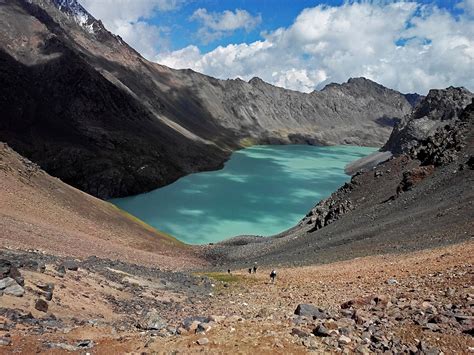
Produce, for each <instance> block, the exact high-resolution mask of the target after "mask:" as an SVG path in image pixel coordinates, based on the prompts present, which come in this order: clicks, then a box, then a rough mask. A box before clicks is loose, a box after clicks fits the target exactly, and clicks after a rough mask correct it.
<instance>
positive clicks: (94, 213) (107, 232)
mask: <svg viewBox="0 0 474 355" xmlns="http://www.w3.org/2000/svg"><path fill="white" fill-rule="evenodd" d="M0 191H1V198H0V247H1V248H20V249H22V250H26V249H39V250H41V251H44V252H48V253H52V254H56V255H61V256H71V257H88V256H93V255H95V256H99V257H102V258H109V259H119V260H126V261H129V262H134V263H138V264H145V265H155V266H160V267H166V268H172V269H176V268H182V267H185V266H191V267H196V265H203V264H205V262H204V261H203V260H202V259H200V258H199V257H198V256H196V255H195V253H194V252H193V250H192V249H191V248H190V247H188V246H186V245H184V244H182V243H181V242H179V241H177V240H176V239H174V238H172V237H170V236H168V235H166V234H164V233H160V232H158V231H156V230H154V229H153V228H151V227H149V226H147V225H146V224H144V223H143V222H141V221H139V220H137V219H136V218H134V217H132V216H130V215H128V214H127V213H125V212H122V211H120V210H119V209H117V208H116V207H115V206H113V205H112V204H110V203H107V202H104V201H101V200H99V199H97V198H95V197H92V196H90V195H87V194H85V193H83V192H81V191H79V190H77V189H75V188H73V187H71V186H69V185H66V184H64V183H63V182H61V181H60V180H58V179H56V178H53V177H51V176H49V175H48V174H47V173H45V172H44V171H42V170H41V169H39V168H38V166H37V165H36V164H33V163H32V162H30V161H28V160H27V159H25V158H23V157H21V156H20V155H19V154H17V153H16V152H14V151H13V150H12V149H11V148H9V147H8V146H7V145H6V144H4V143H0Z"/></svg>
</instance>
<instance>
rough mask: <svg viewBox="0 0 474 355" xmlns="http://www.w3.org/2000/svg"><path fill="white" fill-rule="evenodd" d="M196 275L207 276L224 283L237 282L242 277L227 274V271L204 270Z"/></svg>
mask: <svg viewBox="0 0 474 355" xmlns="http://www.w3.org/2000/svg"><path fill="white" fill-rule="evenodd" d="M197 275H198V276H207V277H208V278H210V279H213V280H215V281H222V282H225V283H228V282H239V281H241V280H242V279H243V277H242V276H240V275H234V274H229V273H224V272H204V273H199V274H197Z"/></svg>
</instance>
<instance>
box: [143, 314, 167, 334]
mask: <svg viewBox="0 0 474 355" xmlns="http://www.w3.org/2000/svg"><path fill="white" fill-rule="evenodd" d="M166 326H167V323H166V321H165V320H163V318H161V316H160V314H159V313H158V311H157V310H156V309H153V310H151V311H149V312H148V313H147V314H146V316H145V318H143V319H142V320H141V321H140V322H139V323H138V327H139V328H140V329H144V330H160V329H163V328H166Z"/></svg>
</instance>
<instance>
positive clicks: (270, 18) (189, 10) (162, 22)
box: [144, 0, 461, 52]
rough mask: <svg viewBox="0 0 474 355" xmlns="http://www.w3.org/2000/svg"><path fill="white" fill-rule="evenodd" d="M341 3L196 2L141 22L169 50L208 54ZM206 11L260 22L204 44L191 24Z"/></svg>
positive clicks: (448, 5)
mask: <svg viewBox="0 0 474 355" xmlns="http://www.w3.org/2000/svg"><path fill="white" fill-rule="evenodd" d="M343 3H344V1H342V0H331V1H315V0H296V1H292V0H232V1H222V0H221V1H219V0H200V1H198V0H195V1H189V2H188V3H186V4H183V5H182V6H180V7H178V8H176V9H174V10H172V11H170V12H156V13H155V14H154V16H153V17H151V18H148V19H144V20H145V21H146V22H148V23H150V24H153V25H156V26H161V27H168V28H169V29H170V31H169V39H170V40H169V44H168V45H169V46H170V49H172V50H176V49H180V48H184V47H186V46H188V45H197V46H198V47H199V48H200V49H201V51H204V52H208V51H211V50H212V49H214V48H216V47H217V46H219V45H221V46H225V45H227V44H231V43H242V42H245V43H251V42H254V41H256V40H259V39H261V38H262V37H261V35H260V33H261V32H262V31H272V30H275V29H277V28H279V27H288V26H289V25H291V24H292V23H293V21H294V20H295V18H296V17H297V16H298V14H299V13H300V12H301V11H302V10H303V9H305V8H310V7H315V6H317V5H321V4H322V5H327V6H340V5H342V4H343ZM418 3H420V4H436V5H437V6H438V7H440V8H445V9H448V10H449V11H450V12H451V13H453V14H455V15H458V14H459V13H460V12H461V9H459V8H456V4H457V3H459V2H458V1H452V0H438V1H428V0H422V1H418ZM199 8H205V9H207V10H208V11H209V12H216V13H220V12H223V11H226V10H235V9H242V10H246V11H248V12H249V13H250V14H251V15H253V16H258V15H260V16H261V17H262V22H261V23H260V24H259V25H258V26H256V27H255V28H254V29H253V30H251V31H245V30H243V29H240V30H236V31H235V32H233V33H231V34H228V35H225V36H223V37H221V38H219V39H217V40H214V41H212V42H210V43H203V41H201V40H200V38H199V36H198V35H197V31H198V29H199V26H200V25H199V23H198V22H197V21H193V20H191V17H192V15H193V13H194V12H195V11H196V10H197V9H199Z"/></svg>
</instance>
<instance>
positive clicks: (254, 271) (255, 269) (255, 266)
mask: <svg viewBox="0 0 474 355" xmlns="http://www.w3.org/2000/svg"><path fill="white" fill-rule="evenodd" d="M253 273H254V274H256V273H257V265H254V266H253Z"/></svg>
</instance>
